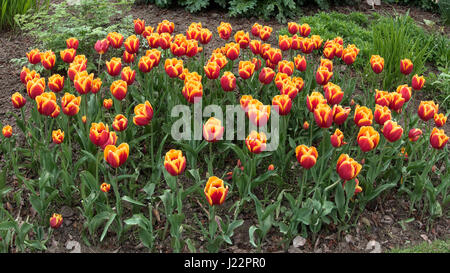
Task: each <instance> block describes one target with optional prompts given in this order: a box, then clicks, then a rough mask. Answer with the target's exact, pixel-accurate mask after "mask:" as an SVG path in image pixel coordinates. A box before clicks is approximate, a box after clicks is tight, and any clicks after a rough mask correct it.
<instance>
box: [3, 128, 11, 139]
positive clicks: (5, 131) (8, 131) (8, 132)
mask: <svg viewBox="0 0 450 273" xmlns="http://www.w3.org/2000/svg"><path fill="white" fill-rule="evenodd" d="M2 134H3V136H4V137H5V138H10V137H11V136H12V127H11V126H10V125H5V126H4V127H3V128H2Z"/></svg>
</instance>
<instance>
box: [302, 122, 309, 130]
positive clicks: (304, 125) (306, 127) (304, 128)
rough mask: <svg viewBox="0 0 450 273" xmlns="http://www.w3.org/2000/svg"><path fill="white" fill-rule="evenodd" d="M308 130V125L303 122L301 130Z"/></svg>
mask: <svg viewBox="0 0 450 273" xmlns="http://www.w3.org/2000/svg"><path fill="white" fill-rule="evenodd" d="M308 129H309V123H308V122H307V121H305V122H303V130H308Z"/></svg>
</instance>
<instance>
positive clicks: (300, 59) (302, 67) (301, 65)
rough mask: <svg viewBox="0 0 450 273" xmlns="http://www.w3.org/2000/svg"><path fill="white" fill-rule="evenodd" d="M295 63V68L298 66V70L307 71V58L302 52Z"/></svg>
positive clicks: (295, 59)
mask: <svg viewBox="0 0 450 273" xmlns="http://www.w3.org/2000/svg"><path fill="white" fill-rule="evenodd" d="M294 65H295V68H297V70H298V71H301V72H303V71H305V70H306V59H305V57H303V56H301V55H300V54H299V55H297V56H296V57H295V58H294Z"/></svg>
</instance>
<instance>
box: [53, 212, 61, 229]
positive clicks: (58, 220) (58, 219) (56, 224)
mask: <svg viewBox="0 0 450 273" xmlns="http://www.w3.org/2000/svg"><path fill="white" fill-rule="evenodd" d="M62 222H63V217H62V216H61V214H57V213H53V215H52V217H50V227H51V228H53V229H57V228H59V227H60V226H61V225H62Z"/></svg>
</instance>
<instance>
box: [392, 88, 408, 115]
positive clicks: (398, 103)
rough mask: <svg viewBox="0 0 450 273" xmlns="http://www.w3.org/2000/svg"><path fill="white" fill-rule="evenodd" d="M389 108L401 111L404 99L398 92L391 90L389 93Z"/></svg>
mask: <svg viewBox="0 0 450 273" xmlns="http://www.w3.org/2000/svg"><path fill="white" fill-rule="evenodd" d="M390 99H391V101H390V102H389V108H390V109H392V110H394V111H396V112H397V113H400V112H401V111H402V107H403V104H405V99H404V98H403V97H402V95H401V94H400V93H397V92H392V93H390Z"/></svg>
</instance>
